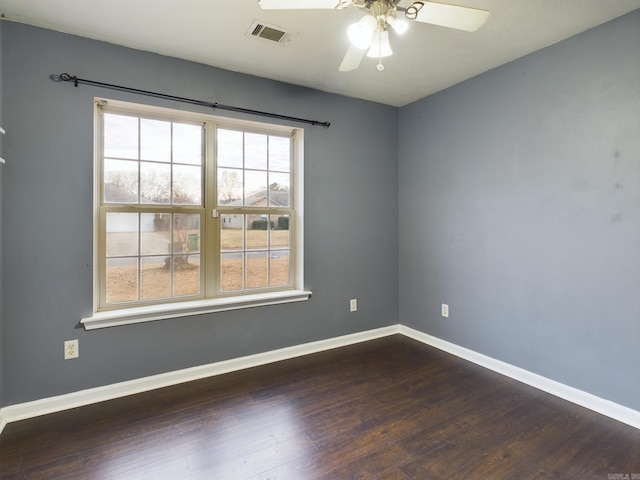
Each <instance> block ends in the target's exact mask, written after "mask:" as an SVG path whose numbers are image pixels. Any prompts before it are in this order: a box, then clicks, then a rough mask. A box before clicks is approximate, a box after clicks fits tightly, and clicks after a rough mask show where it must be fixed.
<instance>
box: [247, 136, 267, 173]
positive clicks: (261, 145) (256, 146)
mask: <svg viewBox="0 0 640 480" xmlns="http://www.w3.org/2000/svg"><path fill="white" fill-rule="evenodd" d="M244 168H253V169H256V170H266V169H267V136H266V135H259V134H256V133H245V134H244Z"/></svg>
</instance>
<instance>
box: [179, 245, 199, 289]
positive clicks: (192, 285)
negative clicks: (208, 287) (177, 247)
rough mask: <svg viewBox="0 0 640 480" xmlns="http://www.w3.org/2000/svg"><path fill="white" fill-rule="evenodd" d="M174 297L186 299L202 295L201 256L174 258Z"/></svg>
mask: <svg viewBox="0 0 640 480" xmlns="http://www.w3.org/2000/svg"><path fill="white" fill-rule="evenodd" d="M173 262H174V267H173V295H174V296H176V297H184V296H187V295H198V294H199V293H200V255H176V256H174V257H173Z"/></svg>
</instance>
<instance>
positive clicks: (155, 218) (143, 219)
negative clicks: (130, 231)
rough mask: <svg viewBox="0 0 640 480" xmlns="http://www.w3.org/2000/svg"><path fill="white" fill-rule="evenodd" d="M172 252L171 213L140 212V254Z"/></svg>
mask: <svg viewBox="0 0 640 480" xmlns="http://www.w3.org/2000/svg"><path fill="white" fill-rule="evenodd" d="M170 252H171V214H170V213H142V214H140V254H141V255H165V256H166V255H168V254H169V253H170Z"/></svg>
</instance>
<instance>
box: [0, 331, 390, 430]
mask: <svg viewBox="0 0 640 480" xmlns="http://www.w3.org/2000/svg"><path fill="white" fill-rule="evenodd" d="M398 327H399V326H398V325H391V326H389V327H383V328H378V329H375V330H368V331H365V332H358V333H353V334H350V335H344V336H341V337H335V338H330V339H327V340H319V341H317V342H311V343H304V344H302V345H295V346H292V347H286V348H281V349H278V350H271V351H269V352H264V353H257V354H255V355H249V356H246V357H239V358H234V359H231V360H225V361H221V362H216V363H210V364H207V365H200V366H197V367H192V368H186V369H183V370H176V371H173V372H168V373H162V374H159V375H153V376H150V377H144V378H139V379H136V380H129V381H126V382H121V383H114V384H112V385H105V386H103V387H96V388H90V389H87V390H80V391H78V392H72V393H68V394H65V395H59V396H56V397H49V398H43V399H41V400H35V401H32V402H25V403H20V404H17V405H10V406H8V407H4V408H2V409H0V432H1V431H2V428H4V425H6V424H7V423H10V422H16V421H18V420H24V419H27V418H33V417H37V416H40V415H46V414H49V413H54V412H60V411H63V410H68V409H71V408H76V407H82V406H84V405H90V404H93V403H98V402H104V401H106V400H113V399H115V398H120V397H125V396H127V395H135V394H136V393H142V392H147V391H150V390H155V389H157V388H163V387H169V386H171V385H177V384H180V383H184V382H190V381H192V380H200V379H202V378H207V377H212V376H215V375H222V374H224V373H230V372H235V371H238V370H243V369H245V368H251V367H257V366H260V365H266V364H268V363H273V362H279V361H281V360H287V359H290V358H295V357H300V356H303V355H309V354H311V353H317V352H322V351H325V350H331V349H333V348H339V347H344V346H347V345H353V344H356V343H360V342H366V341H368V340H374V339H376V338H382V337H386V336H388V335H394V334H397V333H398V331H399V330H398Z"/></svg>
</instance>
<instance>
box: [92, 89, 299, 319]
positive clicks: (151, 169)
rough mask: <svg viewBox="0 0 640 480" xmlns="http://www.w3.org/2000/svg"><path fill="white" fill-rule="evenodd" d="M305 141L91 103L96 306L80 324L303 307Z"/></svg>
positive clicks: (262, 127)
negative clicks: (285, 304)
mask: <svg viewBox="0 0 640 480" xmlns="http://www.w3.org/2000/svg"><path fill="white" fill-rule="evenodd" d="M302 134H303V132H302V131H301V130H299V129H292V128H290V127H282V126H277V125H269V124H263V123H257V122H248V121H237V120H229V119H222V118H218V117H214V116H205V115H199V114H192V113H188V112H182V111H176V110H168V109H161V108H155V107H148V106H141V105H133V104H126V103H123V102H115V101H105V100H100V101H98V102H96V169H95V170H96V202H95V203H96V224H97V225H96V242H95V256H96V264H97V272H96V297H97V298H96V302H95V310H96V312H94V315H93V316H92V317H91V318H88V319H83V323H85V327H86V326H87V323H89V324H91V323H92V322H99V321H100V316H101V313H102V312H113V311H116V312H120V313H121V314H122V315H124V316H125V317H126V316H129V315H130V316H132V317H135V316H136V315H140V314H141V316H142V317H144V320H148V319H149V318H147V315H148V313H149V312H151V311H153V312H154V314H155V315H156V316H157V312H158V311H159V307H160V308H162V306H165V307H171V308H169V310H170V311H171V313H170V314H168V315H167V316H175V314H176V312H178V314H180V310H181V307H180V305H182V306H183V309H184V310H185V312H186V311H187V310H188V312H190V313H193V308H194V306H195V307H196V313H198V312H199V308H198V307H200V308H201V309H203V310H204V311H207V310H211V309H213V310H216V309H218V307H220V306H224V307H225V308H219V309H228V308H237V306H238V305H241V306H254V305H261V304H265V303H269V304H270V303H274V302H277V301H278V298H281V299H282V301H298V300H301V299H306V298H308V292H307V293H306V296H305V295H301V296H300V295H297V294H300V293H301V291H302V240H301V239H302V216H301V212H302V189H301V185H302V182H301V178H300V176H301V171H302V159H301V156H302V155H301V152H302V146H301V143H302ZM291 292H296V295H294V296H292V295H291ZM292 298H293V299H294V300H291V299H292ZM233 299H238V301H237V302H236V303H234V301H233ZM176 305H177V307H176ZM150 306H152V307H154V308H153V310H148V309H147V310H145V309H144V308H143V307H150ZM184 314H188V313H184ZM103 316H104V315H103ZM111 317H113V315H112V316H111ZM126 323H130V322H126Z"/></svg>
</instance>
